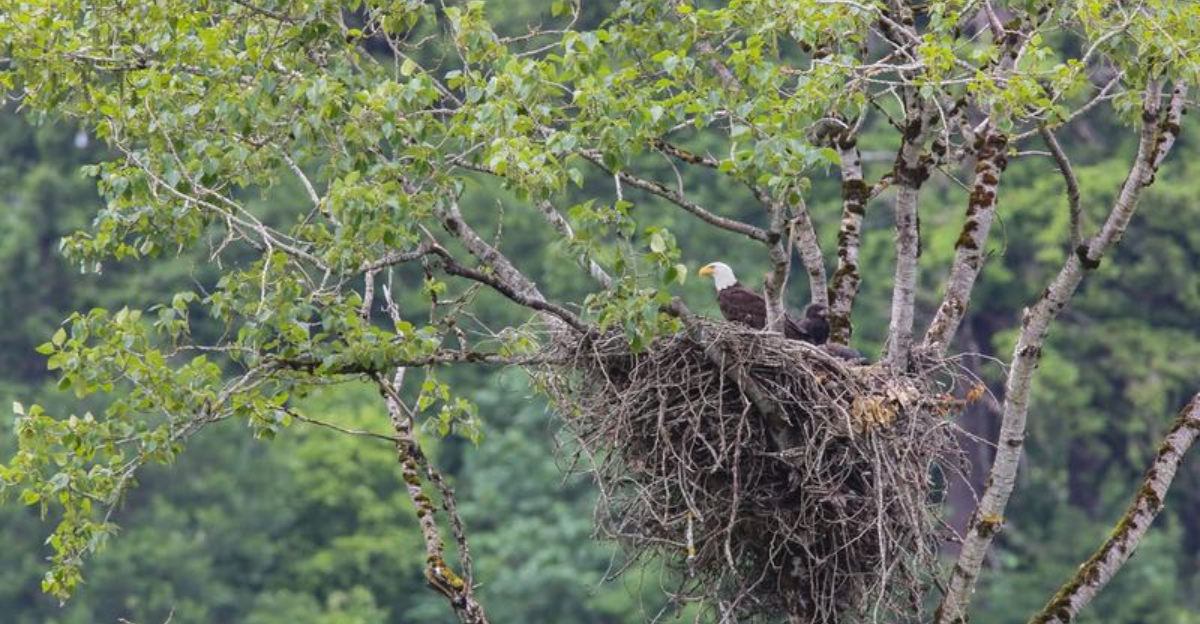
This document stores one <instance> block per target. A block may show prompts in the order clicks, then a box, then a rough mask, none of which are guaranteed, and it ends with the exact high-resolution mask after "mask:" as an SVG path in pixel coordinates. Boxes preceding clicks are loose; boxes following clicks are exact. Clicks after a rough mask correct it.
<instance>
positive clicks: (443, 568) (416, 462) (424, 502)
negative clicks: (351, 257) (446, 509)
mask: <svg viewBox="0 0 1200 624" xmlns="http://www.w3.org/2000/svg"><path fill="white" fill-rule="evenodd" d="M402 376H403V369H399V370H397V372H396V377H395V379H394V380H393V381H392V382H389V381H388V380H387V379H385V378H384V377H383V376H382V375H376V376H375V382H376V383H377V384H378V386H379V390H380V393H381V394H382V395H383V397H384V399H385V400H386V402H387V408H388V415H389V416H390V417H391V421H392V428H393V429H395V431H396V438H397V440H396V453H397V455H398V458H399V460H400V470H401V472H402V474H403V477H404V484H405V487H406V489H407V491H408V498H409V500H410V501H412V504H413V507H415V508H416V510H417V522H418V524H419V525H420V527H421V537H422V538H423V539H424V541H425V580H426V581H427V582H428V583H429V586H430V587H432V588H433V589H434V590H436V591H437V592H438V593H440V594H442V595H443V596H445V597H446V600H447V601H448V602H449V603H450V606H451V608H453V609H454V614H455V615H457V616H458V620H459V621H460V622H462V623H463V624H487V622H488V620H487V616H486V615H484V612H483V606H482V605H480V604H479V602H478V601H477V600H476V599H475V596H474V588H473V587H472V586H471V584H470V583H468V582H467V581H465V580H463V578H462V577H460V576H459V575H458V574H457V573H455V572H454V570H453V569H451V567H450V564H448V563H447V562H446V558H445V543H444V541H443V540H442V534H441V529H440V528H439V527H438V523H437V508H436V507H435V506H434V504H433V501H432V500H431V499H430V498H429V496H428V495H427V494H425V491H424V487H423V486H422V481H423V480H422V478H421V473H422V472H423V471H422V467H423V466H427V465H428V461H429V460H428V459H427V458H426V457H425V453H424V452H423V451H422V450H421V445H420V443H419V442H418V441H417V436H416V433H415V432H414V431H413V425H412V420H411V419H410V418H409V415H408V414H407V413H406V410H405V405H404V401H403V400H402V399H401V398H400V395H399V394H398V386H399V382H400V380H401V379H402V378H403V377H402Z"/></svg>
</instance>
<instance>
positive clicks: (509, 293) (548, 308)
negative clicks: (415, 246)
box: [433, 247, 590, 333]
mask: <svg viewBox="0 0 1200 624" xmlns="http://www.w3.org/2000/svg"><path fill="white" fill-rule="evenodd" d="M433 252H434V253H435V254H437V255H438V257H439V258H441V261H440V264H441V266H442V270H443V271H445V272H446V273H448V274H450V275H457V276H459V277H465V278H467V279H469V280H471V281H474V282H479V283H480V284H483V285H485V286H488V287H490V288H491V289H492V290H494V291H496V292H498V293H500V294H502V295H504V296H505V297H508V299H509V300H511V301H512V302H513V303H516V304H518V305H520V306H523V307H526V308H529V309H531V310H537V311H538V312H545V313H547V314H549V315H551V316H553V317H555V318H557V319H559V320H561V321H563V322H564V323H566V324H567V325H570V326H571V328H573V329H574V330H576V331H578V332H580V333H587V332H588V331H589V330H590V328H589V327H588V324H587V323H584V322H583V320H581V319H580V318H579V317H578V316H576V315H575V314H574V313H572V312H571V311H570V310H568V309H566V308H564V307H562V306H560V305H558V304H556V303H551V302H549V301H547V300H546V299H545V298H543V297H541V295H540V294H537V290H536V289H534V291H533V293H535V294H529V291H522V290H518V289H517V288H516V287H514V286H513V285H512V284H510V283H509V282H508V281H505V280H504V279H502V278H501V277H500V276H499V275H500V274H499V273H498V272H496V271H492V272H491V273H486V272H484V271H480V270H478V269H473V268H471V267H468V266H464V265H462V264H460V263H459V262H458V261H457V260H455V259H454V257H453V256H451V255H450V253H449V252H448V251H446V250H445V249H443V248H441V247H435V248H434V249H433ZM489 268H491V267H489Z"/></svg>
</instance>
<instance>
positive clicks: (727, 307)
mask: <svg viewBox="0 0 1200 624" xmlns="http://www.w3.org/2000/svg"><path fill="white" fill-rule="evenodd" d="M717 305H718V307H720V308H721V316H724V317H725V320H727V321H734V322H737V323H742V324H744V325H749V326H750V327H753V328H754V329H762V328H764V327H766V326H767V304H766V301H765V300H763V297H762V295H760V294H758V293H756V292H754V291H753V290H750V289H749V288H746V287H745V286H742V284H741V283H740V282H739V283H735V284H734V285H732V286H727V287H725V288H722V289H721V290H720V291H718V292H717ZM825 313H826V309H825V306H821V305H810V306H808V307H807V308H805V310H804V318H803V319H796V318H795V317H793V316H792V315H790V314H789V315H788V316H787V318H786V319H784V323H783V335H784V336H787V337H788V338H791V339H792V340H803V341H805V342H811V343H813V344H822V343H824V342H825V341H826V340H828V339H829V323H828V322H827V321H826V320H825Z"/></svg>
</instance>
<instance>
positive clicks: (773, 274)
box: [763, 201, 792, 334]
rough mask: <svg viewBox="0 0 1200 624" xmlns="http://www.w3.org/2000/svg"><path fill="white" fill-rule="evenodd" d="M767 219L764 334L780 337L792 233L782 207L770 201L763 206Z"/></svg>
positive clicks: (790, 263) (784, 317)
mask: <svg viewBox="0 0 1200 624" xmlns="http://www.w3.org/2000/svg"><path fill="white" fill-rule="evenodd" d="M767 210H768V212H769V214H770V215H771V217H770V219H771V222H770V226H769V227H768V230H767V237H768V241H767V242H768V243H770V245H771V246H770V248H769V249H768V250H767V258H768V259H770V261H771V271H770V272H769V273H767V275H766V277H765V278H764V279H763V291H764V295H765V298H766V308H767V310H766V311H767V320H766V327H765V329H767V330H768V331H773V332H776V333H780V334H782V333H783V324H784V321H785V320H786V319H787V311H786V309H785V307H784V305H783V293H784V291H785V290H786V289H787V282H788V274H789V272H790V271H791V266H792V233H791V223H790V222H789V221H788V220H787V217H786V216H785V215H784V210H785V207H784V204H783V202H781V201H772V202H770V203H769V204H767Z"/></svg>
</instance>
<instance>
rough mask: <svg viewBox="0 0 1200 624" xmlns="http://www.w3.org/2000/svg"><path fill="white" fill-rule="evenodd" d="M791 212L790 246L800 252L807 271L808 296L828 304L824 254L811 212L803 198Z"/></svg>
mask: <svg viewBox="0 0 1200 624" xmlns="http://www.w3.org/2000/svg"><path fill="white" fill-rule="evenodd" d="M793 212H794V213H795V216H794V217H792V222H791V226H790V228H789V229H791V232H792V242H791V246H794V247H795V248H796V251H797V252H798V253H799V254H800V262H801V263H802V264H803V265H804V270H805V272H807V273H808V286H809V293H810V294H809V298H810V299H811V300H812V302H813V303H820V304H824V305H828V304H829V285H828V282H827V281H826V277H825V254H824V253H823V252H822V251H821V241H820V240H818V239H817V230H816V228H815V227H814V226H813V221H812V213H810V212H809V211H808V205H807V204H805V203H804V201H803V200H801V201H800V202H798V203H797V204H796V205H795V207H794V210H793Z"/></svg>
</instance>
